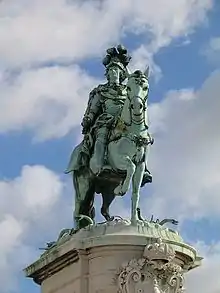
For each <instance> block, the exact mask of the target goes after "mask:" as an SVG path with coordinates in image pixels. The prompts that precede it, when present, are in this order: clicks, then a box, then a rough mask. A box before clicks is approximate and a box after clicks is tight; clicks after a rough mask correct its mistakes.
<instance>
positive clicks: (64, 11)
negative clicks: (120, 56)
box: [0, 0, 213, 66]
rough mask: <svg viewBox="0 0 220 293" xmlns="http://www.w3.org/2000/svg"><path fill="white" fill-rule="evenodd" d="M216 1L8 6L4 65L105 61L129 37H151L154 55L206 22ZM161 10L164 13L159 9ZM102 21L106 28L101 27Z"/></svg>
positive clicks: (1, 10) (38, 1)
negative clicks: (110, 49) (104, 55)
mask: <svg viewBox="0 0 220 293" xmlns="http://www.w3.org/2000/svg"><path fill="white" fill-rule="evenodd" d="M212 3H213V0H179V1H176V0H167V1H166V4H164V1H163V0H155V1H150V0H147V1H146V0H136V1H134V0H122V1H118V0H105V1H83V2H81V1H65V0H55V1H54V0H53V1H52V0H49V1H47V5H45V1H43V0H32V1H26V0H22V1H20V2H19V5H18V4H17V1H16V0H10V1H3V3H1V7H0V15H1V27H0V43H1V45H0V56H1V57H0V58H1V59H0V63H2V64H4V65H6V66H7V65H10V66H15V65H24V64H28V63H30V62H42V61H47V60H51V59H57V58H58V59H59V58H61V59H63V58H64V59H69V58H70V59H71V60H78V59H81V58H85V57H88V56H94V55H96V56H97V55H100V54H102V51H103V50H104V48H105V47H106V46H107V45H109V44H110V43H111V44H112V43H116V42H118V41H119V39H120V38H121V37H122V36H123V35H124V34H126V33H128V32H130V31H132V32H135V33H136V34H139V33H141V34H144V35H145V34H146V35H147V36H148V35H149V34H151V35H152V43H151V46H150V48H149V49H150V50H151V52H152V50H153V52H155V51H157V50H158V48H160V47H161V46H164V45H167V44H169V43H170V41H171V40H172V39H173V38H176V37H178V36H182V35H186V34H188V33H189V32H191V31H192V30H193V29H194V27H195V26H196V25H198V24H200V23H201V22H204V20H205V18H206V13H207V11H209V10H210V9H211V8H212ZM158 7H161V9H158ZM100 21H101V25H100Z"/></svg>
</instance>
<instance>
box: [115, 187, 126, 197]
mask: <svg viewBox="0 0 220 293" xmlns="http://www.w3.org/2000/svg"><path fill="white" fill-rule="evenodd" d="M126 192H127V189H125V188H123V186H122V185H118V186H117V187H116V188H115V189H114V194H115V195H119V196H123V195H125V193H126Z"/></svg>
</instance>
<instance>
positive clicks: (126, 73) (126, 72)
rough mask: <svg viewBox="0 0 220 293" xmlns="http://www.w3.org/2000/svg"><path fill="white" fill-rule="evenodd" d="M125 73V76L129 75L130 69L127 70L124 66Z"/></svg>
mask: <svg viewBox="0 0 220 293" xmlns="http://www.w3.org/2000/svg"><path fill="white" fill-rule="evenodd" d="M125 75H126V77H127V78H128V77H129V76H130V75H131V71H130V70H129V68H128V67H126V69H125Z"/></svg>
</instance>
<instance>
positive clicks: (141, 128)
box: [127, 121, 147, 134]
mask: <svg viewBox="0 0 220 293" xmlns="http://www.w3.org/2000/svg"><path fill="white" fill-rule="evenodd" d="M127 130H128V132H132V133H134V134H141V133H142V132H145V131H147V128H146V125H145V123H144V121H143V122H141V123H140V124H136V123H135V122H133V121H132V123H131V125H129V126H128V127H127Z"/></svg>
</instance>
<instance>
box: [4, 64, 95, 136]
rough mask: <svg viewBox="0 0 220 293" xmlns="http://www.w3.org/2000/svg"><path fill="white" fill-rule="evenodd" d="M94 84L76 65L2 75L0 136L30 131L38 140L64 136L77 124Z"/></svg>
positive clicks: (91, 78) (93, 80)
mask: <svg viewBox="0 0 220 293" xmlns="http://www.w3.org/2000/svg"><path fill="white" fill-rule="evenodd" d="M97 83H99V81H98V80H97V79H95V78H93V77H91V76H89V75H88V74H87V73H86V72H84V71H83V70H82V69H80V68H79V67H78V66H76V65H75V66H70V67H59V66H53V67H44V68H38V69H33V70H32V69H30V70H25V71H22V72H21V73H20V74H18V75H14V76H13V74H8V73H7V72H5V73H3V74H2V77H1V79H0V95H1V99H0V133H6V132H8V131H11V130H32V131H33V133H34V137H35V139H38V140H44V139H48V138H57V137H61V136H64V135H66V134H67V133H68V132H69V131H70V130H71V129H72V128H73V127H75V126H76V125H78V124H79V123H80V120H81V118H82V116H83V111H84V109H85V106H86V103H87V101H88V93H89V91H90V90H91V89H92V88H93V87H94V86H95V85H97Z"/></svg>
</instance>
